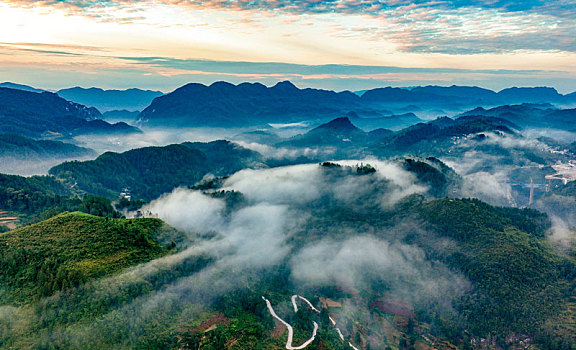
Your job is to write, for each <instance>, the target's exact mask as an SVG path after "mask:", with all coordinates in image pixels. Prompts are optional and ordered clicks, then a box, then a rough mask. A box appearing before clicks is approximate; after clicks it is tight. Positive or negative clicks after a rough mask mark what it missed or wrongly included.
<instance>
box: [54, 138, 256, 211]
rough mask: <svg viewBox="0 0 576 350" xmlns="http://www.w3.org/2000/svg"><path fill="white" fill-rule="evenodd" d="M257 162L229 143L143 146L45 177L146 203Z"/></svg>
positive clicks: (60, 167) (70, 165) (68, 164)
mask: <svg viewBox="0 0 576 350" xmlns="http://www.w3.org/2000/svg"><path fill="white" fill-rule="evenodd" d="M258 160H259V155H258V154H257V153H256V152H253V151H250V150H247V149H245V148H242V147H240V146H238V145H236V144H233V143H231V142H229V141H222V140H221V141H213V142H210V143H190V142H185V143H183V144H174V145H168V146H164V147H145V148H138V149H133V150H130V151H127V152H124V153H115V152H106V153H104V154H102V155H101V156H99V157H98V158H96V159H95V160H92V161H86V162H65V163H62V164H60V165H58V166H56V167H54V168H52V169H50V174H52V175H54V176H56V177H57V178H59V179H61V180H63V181H64V182H65V183H66V184H67V185H69V186H74V187H75V189H77V190H79V191H80V192H86V193H91V194H96V195H100V196H105V197H110V198H116V197H118V195H119V194H120V192H122V191H123V189H124V188H129V189H130V191H131V193H132V195H133V196H134V197H135V198H139V199H146V200H151V199H155V198H157V197H158V196H160V195H162V194H164V193H166V192H170V191H172V189H174V188H175V187H178V186H191V185H194V184H195V183H196V182H198V181H200V180H201V179H202V178H203V177H204V175H206V174H207V173H213V174H215V175H228V174H230V173H233V172H236V171H238V170H240V169H243V168H245V167H248V166H251V165H253V164H255V163H256V162H257V161H258Z"/></svg>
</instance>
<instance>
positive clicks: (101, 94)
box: [58, 87, 163, 112]
mask: <svg viewBox="0 0 576 350" xmlns="http://www.w3.org/2000/svg"><path fill="white" fill-rule="evenodd" d="M58 95H60V96H61V97H63V98H65V99H67V100H69V101H73V102H76V103H80V104H83V105H85V106H89V107H95V108H97V109H98V110H99V111H101V112H108V111H112V110H128V111H141V110H143V109H144V108H146V107H148V106H149V105H150V103H151V102H152V100H153V99H155V98H156V97H158V96H162V95H163V93H162V92H160V91H151V90H141V89H128V90H103V89H100V88H95V87H92V88H89V89H84V88H81V87H73V88H69V89H62V90H59V91H58Z"/></svg>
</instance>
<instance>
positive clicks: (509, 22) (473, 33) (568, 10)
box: [11, 0, 576, 54]
mask: <svg viewBox="0 0 576 350" xmlns="http://www.w3.org/2000/svg"><path fill="white" fill-rule="evenodd" d="M11 3H12V4H15V5H18V6H39V5H40V6H50V7H55V8H58V9H63V10H67V11H69V12H70V13H72V14H82V15H84V16H87V17H92V18H95V19H97V20H100V21H117V22H125V23H132V22H140V21H146V17H145V15H142V16H134V14H133V12H140V11H141V10H145V9H149V8H150V7H153V6H159V5H161V6H169V7H180V8H189V9H192V10H194V11H212V12H214V11H216V12H226V13H232V18H231V19H229V21H236V22H238V23H248V22H249V23H250V25H256V24H258V25H263V26H264V27H266V26H267V25H269V24H266V23H265V20H262V19H263V18H264V19H266V18H270V17H272V16H274V17H280V18H284V19H285V21H289V22H290V23H292V22H294V21H297V20H294V19H290V20H289V18H290V17H293V16H302V17H305V16H316V17H320V16H329V17H332V18H335V19H336V20H335V21H333V22H334V23H335V25H334V26H333V29H334V31H333V32H332V33H331V34H330V35H333V36H342V37H345V36H354V35H360V36H361V37H362V38H363V40H366V39H368V40H374V41H383V40H384V41H386V40H388V41H391V42H393V43H395V45H397V48H398V49H399V50H401V51H407V52H426V53H430V52H434V53H448V54H476V53H494V52H496V53H500V52H510V51H521V50H536V51H567V52H575V51H576V45H575V44H576V39H575V38H574V35H573V33H574V31H575V29H576V19H575V18H574V16H573V13H574V11H575V10H576V1H573V0H552V1H536V0H535V1H521V2H518V1H516V2H515V1H480V0H461V1H433V0H422V1H400V0H388V1H365V0H327V1H317V0H291V1H288V0H286V1H280V0H275V1H264V0H256V1H234V0H205V1H203V0H196V1H194V0H191V1H184V0H162V1H157V2H151V1H133V0H117V1H83V0H75V1H65V2H63V1H62V2H61V1H50V0H44V1H30V0H15V1H11ZM111 10H114V11H111ZM346 16H354V17H357V19H358V21H357V23H356V24H352V25H350V24H349V23H348V22H347V21H345V20H343V18H344V17H346ZM368 19H370V20H368ZM307 20H308V19H307ZM278 23H280V24H281V26H282V25H284V24H283V23H284V22H278V21H275V24H278ZM288 34H289V33H284V35H288Z"/></svg>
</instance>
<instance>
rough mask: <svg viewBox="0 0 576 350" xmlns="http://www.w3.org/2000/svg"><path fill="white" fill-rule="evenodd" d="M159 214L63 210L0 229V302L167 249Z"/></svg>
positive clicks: (47, 291)
mask: <svg viewBox="0 0 576 350" xmlns="http://www.w3.org/2000/svg"><path fill="white" fill-rule="evenodd" d="M163 228H164V223H163V222H162V221H161V220H158V219H137V220H125V219H111V218H103V217H96V216H92V215H88V214H83V213H80V212H74V213H64V214H60V215H58V216H55V217H53V218H51V219H48V220H45V221H42V222H39V223H37V224H33V225H29V226H25V227H22V228H19V229H16V230H13V231H9V232H7V233H4V234H2V235H0V282H1V283H2V285H3V286H2V287H3V288H5V289H4V293H2V294H0V303H6V302H12V303H27V302H30V301H32V300H34V299H36V298H38V297H40V296H44V295H50V294H52V293H53V292H55V291H57V290H63V289H68V288H71V287H73V286H75V285H78V284H80V283H82V282H84V281H86V280H88V279H93V278H97V277H100V276H103V275H107V274H110V273H113V272H116V271H118V270H120V269H122V268H125V267H128V266H130V265H134V264H137V263H140V262H143V261H148V260H151V259H154V258H157V257H159V256H162V255H164V254H166V253H167V252H168V250H169V249H168V248H167V247H164V246H162V245H160V244H159V243H158V242H157V241H156V236H157V235H158V234H159V233H160V232H161V231H162V230H163Z"/></svg>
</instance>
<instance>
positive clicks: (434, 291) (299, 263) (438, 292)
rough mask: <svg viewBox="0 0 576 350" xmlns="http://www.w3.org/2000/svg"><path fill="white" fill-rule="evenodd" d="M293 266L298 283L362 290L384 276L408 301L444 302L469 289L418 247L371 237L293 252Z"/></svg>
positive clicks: (387, 284) (390, 287) (388, 285)
mask: <svg viewBox="0 0 576 350" xmlns="http://www.w3.org/2000/svg"><path fill="white" fill-rule="evenodd" d="M291 266H292V277H293V278H294V279H295V280H296V281H298V282H299V283H310V284H313V285H334V284H337V285H341V286H346V287H349V288H362V289H366V288H370V284H371V283H374V281H384V285H385V288H386V290H388V291H391V292H392V293H394V294H397V295H401V296H402V297H404V298H407V299H408V300H410V301H411V302H420V301H422V299H426V300H428V301H430V300H434V299H442V298H445V301H446V300H450V299H451V298H452V297H455V296H456V295H460V294H461V293H462V292H463V291H464V290H466V289H467V288H468V283H467V282H466V280H465V279H464V278H463V277H462V276H459V275H458V274H456V273H454V272H452V271H450V270H449V269H448V268H447V267H446V266H445V265H443V264H441V263H433V262H431V261H430V260H428V258H427V257H426V254H425V253H424V251H423V250H421V249H420V248H418V247H416V246H412V245H406V244H402V243H391V242H388V241H385V240H382V239H378V238H375V237H371V236H356V237H353V238H350V239H347V240H344V241H339V242H338V241H332V240H330V239H327V240H323V241H320V242H317V243H315V244H312V245H309V246H307V247H305V248H304V249H302V250H301V251H300V252H299V253H298V254H297V255H295V256H294V257H292V259H291Z"/></svg>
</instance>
